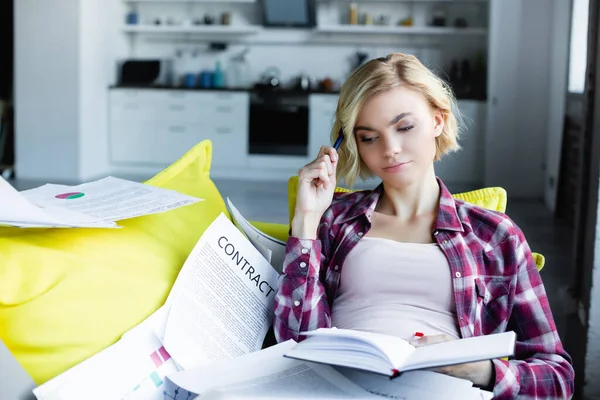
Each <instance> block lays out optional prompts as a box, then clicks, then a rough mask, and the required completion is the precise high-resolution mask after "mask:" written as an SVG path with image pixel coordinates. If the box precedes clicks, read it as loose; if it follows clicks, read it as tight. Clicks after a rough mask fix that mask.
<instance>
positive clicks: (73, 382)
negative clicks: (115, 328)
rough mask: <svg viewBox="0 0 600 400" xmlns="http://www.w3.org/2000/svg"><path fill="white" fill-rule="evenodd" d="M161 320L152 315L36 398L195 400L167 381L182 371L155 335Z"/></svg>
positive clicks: (36, 392)
mask: <svg viewBox="0 0 600 400" xmlns="http://www.w3.org/2000/svg"><path fill="white" fill-rule="evenodd" d="M159 311H160V310H159ZM161 318H162V316H161V314H153V315H152V316H151V317H149V318H148V319H146V320H145V321H144V322H142V323H141V324H139V325H138V326H136V327H135V328H133V329H132V330H130V331H128V332H127V333H126V334H124V335H123V337H122V338H121V340H119V341H118V342H117V343H115V344H114V345H112V346H110V347H108V348H106V349H104V350H103V351H101V352H99V353H97V354H96V355H94V356H92V357H91V358H89V359H87V360H85V361H83V362H82V363H80V364H78V365H76V366H75V367H73V368H71V369H69V370H67V371H66V372H64V373H62V374H60V375H58V376H57V377H55V378H54V379H51V380H50V381H48V382H46V383H44V384H43V385H40V386H39V387H37V388H35V389H34V390H33V393H34V395H35V396H36V398H37V399H38V400H81V399H86V400H107V399H120V400H164V399H165V398H171V399H173V398H178V399H179V398H181V399H191V398H193V397H195V394H193V393H188V391H186V390H185V389H182V388H179V387H178V386H175V385H174V384H173V383H172V382H171V381H169V380H167V379H166V376H167V375H168V374H171V373H175V372H177V371H179V370H180V368H179V366H178V365H177V364H176V363H175V361H174V360H173V358H172V357H171V355H170V354H169V353H168V352H167V351H166V349H165V348H164V347H163V345H162V343H161V342H160V340H159V339H158V338H157V337H156V335H155V334H154V332H153V325H154V324H155V323H156V322H158V321H159V320H160V319H161ZM175 396H179V397H175Z"/></svg>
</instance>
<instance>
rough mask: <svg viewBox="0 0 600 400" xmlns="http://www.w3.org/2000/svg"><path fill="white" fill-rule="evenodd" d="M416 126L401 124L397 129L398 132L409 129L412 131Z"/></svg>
mask: <svg viewBox="0 0 600 400" xmlns="http://www.w3.org/2000/svg"><path fill="white" fill-rule="evenodd" d="M414 127H415V126H414V125H408V126H401V127H399V128H398V129H397V131H398V132H407V131H410V130H411V129H412V128H414Z"/></svg>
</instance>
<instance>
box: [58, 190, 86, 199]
mask: <svg viewBox="0 0 600 400" xmlns="http://www.w3.org/2000/svg"><path fill="white" fill-rule="evenodd" d="M83 196H85V193H83V192H70V193H61V194H57V195H56V196H54V197H55V198H57V199H61V200H75V199H79V198H81V197H83Z"/></svg>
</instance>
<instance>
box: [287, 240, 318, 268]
mask: <svg viewBox="0 0 600 400" xmlns="http://www.w3.org/2000/svg"><path fill="white" fill-rule="evenodd" d="M283 265H284V268H283V273H284V274H286V275H293V276H317V275H318V274H319V269H320V265H321V241H320V240H318V239H314V240H313V239H299V238H296V237H293V236H292V237H290V238H289V239H288V241H287V243H286V248H285V259H284V262H283Z"/></svg>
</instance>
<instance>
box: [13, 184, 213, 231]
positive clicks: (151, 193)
mask: <svg viewBox="0 0 600 400" xmlns="http://www.w3.org/2000/svg"><path fill="white" fill-rule="evenodd" d="M20 194H21V195H22V196H23V197H24V198H25V199H27V200H28V201H29V202H30V203H32V204H34V205H36V206H38V207H41V208H44V209H47V210H49V211H50V210H56V212H58V210H59V209H60V210H63V211H69V212H72V213H76V214H73V215H80V216H81V215H83V216H85V219H86V220H85V221H83V222H89V221H90V219H91V220H93V221H95V222H98V223H99V222H113V221H119V220H123V219H129V218H134V217H139V216H143V215H149V214H155V213H160V212H164V211H169V210H173V209H175V208H178V207H183V206H186V205H190V204H193V203H196V202H198V201H202V199H199V198H196V197H192V196H187V195H184V194H181V193H178V192H176V191H173V190H167V189H162V188H157V187H154V186H150V185H145V184H142V183H138V182H132V181H128V180H124V179H118V178H114V177H107V178H103V179H100V180H97V181H94V182H88V183H84V184H81V185H77V186H66V185H55V184H46V185H43V186H40V187H38V188H35V189H30V190H24V191H22V192H20ZM69 222H70V223H71V224H77V223H79V222H80V221H77V220H73V219H71V220H70V221H69Z"/></svg>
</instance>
